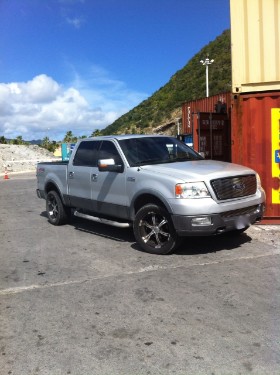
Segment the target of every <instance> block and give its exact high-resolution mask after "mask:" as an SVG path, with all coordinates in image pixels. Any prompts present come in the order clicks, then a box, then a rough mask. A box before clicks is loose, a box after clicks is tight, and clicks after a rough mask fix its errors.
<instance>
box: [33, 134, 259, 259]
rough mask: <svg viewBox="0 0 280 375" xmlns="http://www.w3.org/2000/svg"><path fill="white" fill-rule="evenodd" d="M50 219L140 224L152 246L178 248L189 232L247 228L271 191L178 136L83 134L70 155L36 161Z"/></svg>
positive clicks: (153, 249) (140, 235) (144, 243)
mask: <svg viewBox="0 0 280 375" xmlns="http://www.w3.org/2000/svg"><path fill="white" fill-rule="evenodd" d="M37 195H38V197H39V198H42V199H45V200H46V211H47V215H48V219H49V222H50V223H51V224H53V225H61V224H64V223H66V222H67V221H68V220H69V219H70V218H71V215H75V216H77V217H82V218H85V219H88V220H92V221H95V222H101V223H104V224H109V225H114V226H117V227H119V228H127V227H130V226H131V227H133V232H134V235H135V239H136V241H137V243H138V244H139V245H140V246H141V248H142V249H143V250H145V251H147V252H150V253H155V254H166V253H170V252H172V251H174V249H175V248H176V247H177V246H178V245H179V244H180V241H181V239H182V238H183V237H185V236H202V235H203V236H205V235H217V234H221V233H225V232H230V231H234V232H236V233H238V232H242V231H244V230H246V229H247V228H248V227H249V226H250V225H251V224H254V223H255V222H258V221H260V220H261V219H262V217H263V214H264V204H265V192H264V190H263V188H262V187H261V182H260V178H259V176H258V174H257V173H256V172H255V171H254V170H252V169H250V168H247V167H245V166H241V165H237V164H233V163H225V162H221V161H215V160H205V159H204V158H203V157H202V156H201V155H199V154H198V153H197V152H195V151H194V150H193V149H192V148H190V147H188V146H187V145H186V144H184V143H183V142H182V141H180V140H178V139H176V138H175V137H171V136H164V135H163V136H154V135H122V136H121V135H116V136H103V137H93V138H88V139H81V140H80V141H79V142H78V143H77V144H76V146H75V148H74V150H73V152H72V154H71V156H70V159H69V161H68V162H47V163H46V162H45V163H38V165H37Z"/></svg>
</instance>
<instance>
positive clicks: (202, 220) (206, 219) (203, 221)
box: [192, 216, 212, 226]
mask: <svg viewBox="0 0 280 375" xmlns="http://www.w3.org/2000/svg"><path fill="white" fill-rule="evenodd" d="M211 224H212V219H211V216H201V217H194V218H193V219H192V226H199V225H201V226H203V225H211Z"/></svg>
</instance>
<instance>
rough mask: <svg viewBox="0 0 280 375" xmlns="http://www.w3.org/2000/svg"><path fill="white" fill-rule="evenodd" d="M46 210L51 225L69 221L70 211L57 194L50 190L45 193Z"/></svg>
mask: <svg viewBox="0 0 280 375" xmlns="http://www.w3.org/2000/svg"><path fill="white" fill-rule="evenodd" d="M46 210H47V215H48V219H49V222H50V223H51V224H53V225H62V224H65V223H67V222H68V221H69V219H70V216H71V211H70V209H69V208H67V207H65V206H64V204H63V203H62V200H61V198H60V196H59V194H58V193H57V192H56V191H54V190H52V191H49V192H48V194H47V199H46Z"/></svg>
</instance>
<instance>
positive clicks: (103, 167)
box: [98, 159, 123, 173]
mask: <svg viewBox="0 0 280 375" xmlns="http://www.w3.org/2000/svg"><path fill="white" fill-rule="evenodd" d="M98 170H99V172H118V173H121V172H123V165H119V164H115V160H114V159H100V160H98Z"/></svg>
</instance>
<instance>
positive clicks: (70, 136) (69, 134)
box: [63, 130, 74, 143]
mask: <svg viewBox="0 0 280 375" xmlns="http://www.w3.org/2000/svg"><path fill="white" fill-rule="evenodd" d="M73 137H74V136H73V133H72V131H71V130H69V131H68V132H67V133H66V134H65V137H64V138H63V142H64V143H71V142H73Z"/></svg>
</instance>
